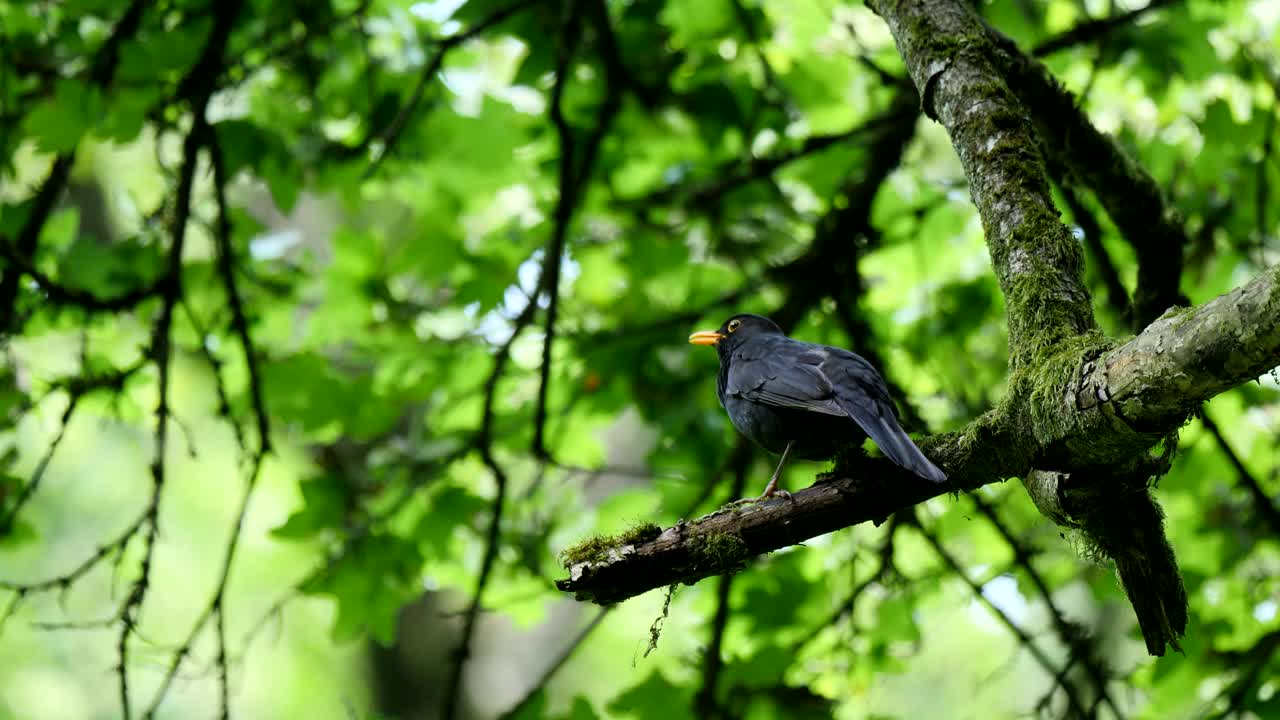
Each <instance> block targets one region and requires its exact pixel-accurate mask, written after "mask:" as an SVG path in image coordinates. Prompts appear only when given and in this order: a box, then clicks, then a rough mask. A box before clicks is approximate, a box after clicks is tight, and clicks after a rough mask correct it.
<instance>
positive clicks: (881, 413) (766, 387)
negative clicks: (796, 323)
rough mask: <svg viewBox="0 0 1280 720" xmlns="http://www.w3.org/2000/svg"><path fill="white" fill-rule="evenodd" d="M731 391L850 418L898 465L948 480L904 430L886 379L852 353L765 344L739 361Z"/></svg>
mask: <svg viewBox="0 0 1280 720" xmlns="http://www.w3.org/2000/svg"><path fill="white" fill-rule="evenodd" d="M725 390H726V391H727V392H728V393H729V394H731V395H739V396H741V397H744V398H746V399H748V400H751V401H754V402H759V403H764V404H767V405H774V406H778V407H789V408H797V409H801V410H808V411H810V412H818V413H824V414H827V415H846V416H848V417H850V418H852V419H853V421H854V422H856V423H857V424H858V426H859V427H861V428H862V430H863V432H865V433H866V434H867V435H868V436H869V437H870V438H871V439H872V440H873V441H875V444H876V446H877V447H879V448H880V450H881V451H882V452H884V454H885V455H886V456H888V457H889V459H890V460H892V461H893V462H894V463H896V464H897V465H899V466H901V467H904V468H906V469H908V470H910V471H912V472H913V473H915V474H916V475H919V476H920V477H922V478H925V479H926V480H931V481H933V482H944V481H945V480H946V479H947V477H946V475H945V474H944V473H943V472H942V471H941V470H939V469H938V468H937V466H935V465H934V464H933V463H932V462H930V461H929V459H928V458H926V457H925V456H924V454H923V453H921V452H920V449H919V448H918V447H916V445H915V443H914V442H912V441H911V438H910V436H908V435H907V433H906V432H905V431H904V430H903V429H902V426H901V425H899V424H898V418H897V413H896V411H895V409H894V405H893V400H892V398H890V396H889V389H888V387H886V386H885V383H884V379H883V378H881V377H880V374H879V373H878V372H876V370H875V368H874V367H872V366H871V363H869V362H867V361H866V359H864V358H863V357H862V356H860V355H857V354H855V353H852V352H849V351H848V350H842V349H840V348H833V347H827V346H825V345H813V344H810V343H803V342H799V341H796V340H791V339H790V338H784V337H778V338H761V341H760V342H752V343H748V344H747V345H745V346H744V347H743V348H741V349H740V351H739V352H738V353H737V354H735V355H734V357H733V361H732V362H731V364H730V366H729V373H728V378H727V379H726V387H725Z"/></svg>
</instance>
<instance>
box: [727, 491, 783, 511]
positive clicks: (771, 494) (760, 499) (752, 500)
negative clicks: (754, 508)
mask: <svg viewBox="0 0 1280 720" xmlns="http://www.w3.org/2000/svg"><path fill="white" fill-rule="evenodd" d="M775 497H780V498H784V499H786V500H789V501H791V502H795V497H794V496H792V494H791V493H790V492H789V491H787V490H782V489H781V488H770V489H768V490H765V491H764V493H762V494H761V495H759V496H757V497H751V498H742V499H741V500H734V501H733V502H731V503H729V507H737V506H739V505H754V504H756V503H761V502H764V501H765V500H770V499H772V498H775Z"/></svg>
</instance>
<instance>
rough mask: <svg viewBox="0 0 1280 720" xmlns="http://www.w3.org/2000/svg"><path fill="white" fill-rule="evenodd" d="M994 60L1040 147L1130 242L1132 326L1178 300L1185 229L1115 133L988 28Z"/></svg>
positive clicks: (1141, 324) (1142, 323)
mask: <svg viewBox="0 0 1280 720" xmlns="http://www.w3.org/2000/svg"><path fill="white" fill-rule="evenodd" d="M987 30H988V33H989V36H990V37H991V38H992V40H993V42H994V43H995V50H996V52H995V53H993V59H994V61H995V63H996V65H997V66H998V67H999V69H1000V71H1001V72H1002V74H1003V75H1004V77H1005V80H1006V81H1007V82H1008V84H1009V85H1010V87H1012V88H1013V90H1014V92H1015V93H1017V95H1018V97H1019V98H1021V99H1022V101H1023V102H1024V103H1025V104H1026V107H1027V108H1028V110H1029V112H1030V114H1031V117H1032V118H1033V120H1034V122H1035V126H1036V130H1037V132H1039V134H1040V136H1041V138H1042V139H1043V141H1044V144H1043V147H1044V148H1045V149H1046V151H1047V153H1048V154H1049V155H1050V156H1051V157H1052V159H1053V160H1054V161H1056V162H1058V163H1060V164H1061V165H1062V166H1064V167H1066V168H1067V170H1068V172H1069V175H1070V178H1071V180H1072V181H1073V182H1074V183H1076V184H1079V185H1082V186H1084V187H1087V188H1089V189H1091V190H1092V191H1093V193H1094V195H1095V197H1097V199H1098V202H1099V204H1101V205H1102V207H1103V208H1104V209H1105V210H1106V211H1107V215H1108V216H1109V217H1110V218H1111V221H1112V222H1113V223H1115V225H1116V227H1117V228H1118V229H1119V230H1120V233H1121V234H1122V235H1123V236H1124V237H1125V239H1126V240H1128V241H1129V243H1130V244H1131V245H1133V249H1134V252H1135V253H1136V255H1137V259H1138V281H1137V286H1136V287H1135V289H1134V293H1133V311H1134V312H1133V328H1134V330H1135V331H1136V330H1140V329H1142V328H1144V327H1146V326H1147V324H1148V323H1150V322H1152V321H1153V320H1155V319H1156V318H1157V317H1159V316H1160V315H1161V314H1162V313H1164V312H1165V311H1166V310H1168V309H1169V308H1170V307H1171V306H1173V305H1176V304H1179V303H1185V302H1186V300H1185V297H1184V296H1183V295H1182V293H1181V292H1180V290H1179V283H1178V281H1179V279H1180V278H1181V275H1182V260H1183V251H1184V249H1185V247H1186V246H1187V230H1186V226H1185V225H1184V224H1183V221H1182V217H1181V215H1180V214H1179V213H1178V212H1177V210H1176V209H1175V208H1174V207H1173V206H1171V205H1169V204H1168V203H1167V202H1166V201H1165V197H1164V193H1163V192H1162V191H1161V189H1160V185H1159V184H1158V183H1156V181H1155V178H1153V177H1151V174H1150V173H1148V172H1147V171H1146V169H1145V168H1143V167H1142V166H1141V165H1139V164H1138V163H1137V162H1135V161H1134V160H1133V158H1132V157H1130V156H1129V154H1128V153H1126V152H1125V151H1124V149H1123V148H1121V147H1120V145H1119V144H1118V143H1117V142H1116V141H1115V139H1114V138H1111V137H1109V136H1108V135H1106V134H1104V133H1102V132H1101V131H1099V130H1098V129H1097V128H1096V127H1094V126H1093V123H1091V122H1090V121H1089V118H1088V117H1087V116H1086V115H1085V114H1084V112H1083V111H1082V110H1081V109H1080V108H1079V107H1077V105H1076V98H1075V97H1074V96H1073V95H1072V94H1071V93H1070V92H1068V91H1067V90H1066V89H1065V88H1063V87H1062V86H1061V85H1060V84H1059V83H1058V81H1057V80H1055V79H1054V77H1053V76H1052V75H1051V74H1050V73H1049V70H1048V69H1047V68H1046V67H1045V66H1044V65H1043V64H1042V63H1040V62H1039V61H1037V60H1036V59H1034V58H1032V57H1031V56H1029V55H1027V54H1026V53H1023V52H1022V51H1021V50H1019V49H1018V47H1017V45H1016V44H1015V43H1014V42H1013V41H1012V40H1010V39H1009V38H1008V37H1006V36H1004V35H1002V34H1000V33H999V32H996V31H995V30H993V29H991V28H989V27H988V28H987Z"/></svg>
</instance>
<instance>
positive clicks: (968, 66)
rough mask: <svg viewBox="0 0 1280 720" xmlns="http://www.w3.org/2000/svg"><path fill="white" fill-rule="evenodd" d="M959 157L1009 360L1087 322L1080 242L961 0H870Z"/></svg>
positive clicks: (1014, 365) (1088, 326)
mask: <svg viewBox="0 0 1280 720" xmlns="http://www.w3.org/2000/svg"><path fill="white" fill-rule="evenodd" d="M871 6H872V9H873V10H875V11H876V12H877V13H879V14H880V15H881V16H882V17H883V18H884V19H885V21H886V22H887V23H888V25H889V31H890V32H891V33H892V34H893V37H894V40H895V41H896V42H897V44H898V49H899V52H900V53H901V55H902V57H903V59H904V60H905V62H906V65H907V70H908V72H909V73H910V75H911V78H912V80H913V81H914V82H915V85H916V88H917V90H919V91H920V97H921V102H922V104H923V108H924V112H925V114H926V115H928V116H929V117H930V118H932V119H934V120H938V121H939V122H941V123H942V125H943V127H945V128H946V130H947V133H948V134H949V135H950V136H951V143H952V145H954V146H955V149H956V152H957V154H958V155H959V156H960V163H961V165H962V166H963V168H964V172H965V177H966V178H968V180H969V187H970V194H971V196H972V197H973V202H974V204H975V205H976V206H977V208H978V214H979V216H980V217H981V219H982V226H983V229H984V230H985V233H986V240H987V248H988V249H989V250H990V253H991V262H992V265H993V266H994V268H995V272H996V278H997V279H998V280H999V282H1000V289H1001V291H1002V292H1003V293H1004V296H1005V301H1006V303H1007V305H1008V314H1009V341H1010V368H1011V369H1012V370H1013V371H1015V372H1016V371H1018V370H1020V369H1024V368H1027V367H1029V366H1031V365H1032V364H1034V362H1035V361H1036V359H1037V356H1039V355H1040V354H1041V353H1042V352H1043V351H1045V350H1047V349H1050V348H1052V347H1054V346H1056V345H1057V343H1059V342H1061V341H1063V340H1066V339H1068V338H1072V337H1075V336H1076V335H1079V334H1080V333H1083V332H1087V331H1090V330H1093V329H1094V320H1093V310H1092V308H1091V307H1090V303H1089V294H1088V291H1086V290H1085V288H1084V285H1083V283H1082V281H1081V270H1082V267H1083V259H1082V257H1081V253H1080V248H1079V245H1078V244H1077V243H1076V241H1075V239H1074V238H1073V237H1071V233H1070V232H1068V231H1067V228H1066V227H1065V226H1063V225H1062V223H1061V222H1059V220H1058V212H1057V209H1056V208H1055V207H1054V205H1053V200H1052V197H1051V196H1050V193H1049V184H1048V182H1047V180H1046V179H1045V174H1044V169H1043V167H1042V164H1041V161H1040V157H1039V154H1038V152H1037V150H1036V147H1037V143H1036V137H1035V133H1034V132H1033V130H1032V127H1031V123H1030V120H1029V118H1028V116H1027V111H1026V109H1025V108H1024V107H1023V106H1022V104H1021V103H1020V102H1019V101H1018V98H1017V97H1015V96H1014V94H1013V93H1012V92H1011V91H1010V89H1009V88H1008V87H1007V86H1006V85H1005V84H1004V83H1003V82H1002V81H1001V80H1000V73H999V72H998V70H997V69H996V67H995V66H994V65H993V64H992V61H991V59H990V56H991V55H992V48H991V44H990V42H989V41H988V40H987V39H986V37H985V34H984V30H983V25H982V23H981V21H980V19H979V18H978V17H977V15H975V14H974V12H973V10H972V9H971V8H970V7H969V6H968V5H966V4H964V3H961V2H947V1H945V0H935V1H934V2H912V3H893V2H887V1H884V0H879V1H876V2H872V3H871Z"/></svg>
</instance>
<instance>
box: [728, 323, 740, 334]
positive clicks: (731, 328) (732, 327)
mask: <svg viewBox="0 0 1280 720" xmlns="http://www.w3.org/2000/svg"><path fill="white" fill-rule="evenodd" d="M741 325H742V321H741V320H730V321H729V332H733V331H735V330H737V329H738V328H739V327H740V326H741Z"/></svg>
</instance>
